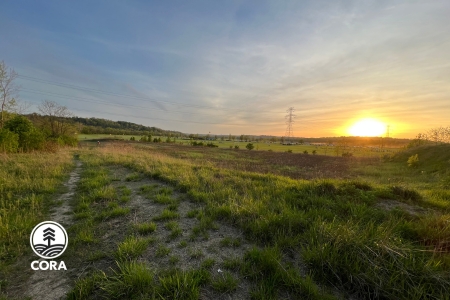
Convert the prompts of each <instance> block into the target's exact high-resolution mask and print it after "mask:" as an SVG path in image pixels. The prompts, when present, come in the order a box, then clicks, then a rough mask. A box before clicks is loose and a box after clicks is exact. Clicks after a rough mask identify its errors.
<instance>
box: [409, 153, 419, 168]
mask: <svg viewBox="0 0 450 300" xmlns="http://www.w3.org/2000/svg"><path fill="white" fill-rule="evenodd" d="M407 164H408V167H410V168H417V167H418V166H419V154H414V155H411V156H410V157H409V158H408V161H407Z"/></svg>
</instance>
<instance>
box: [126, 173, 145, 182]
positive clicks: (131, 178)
mask: <svg viewBox="0 0 450 300" xmlns="http://www.w3.org/2000/svg"><path fill="white" fill-rule="evenodd" d="M141 179H142V175H141V174H139V173H132V174H130V175H128V176H127V177H126V178H125V181H139V180H141Z"/></svg>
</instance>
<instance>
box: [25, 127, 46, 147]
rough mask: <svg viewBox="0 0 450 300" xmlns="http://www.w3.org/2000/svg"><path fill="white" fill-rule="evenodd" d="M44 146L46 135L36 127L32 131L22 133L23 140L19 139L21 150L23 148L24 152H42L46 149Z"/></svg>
mask: <svg viewBox="0 0 450 300" xmlns="http://www.w3.org/2000/svg"><path fill="white" fill-rule="evenodd" d="M44 144H45V136H44V134H43V133H42V132H41V131H40V130H38V129H36V128H34V127H33V128H31V130H30V131H28V132H24V133H22V140H21V139H20V138H19V148H22V150H23V151H31V150H41V149H43V148H44Z"/></svg>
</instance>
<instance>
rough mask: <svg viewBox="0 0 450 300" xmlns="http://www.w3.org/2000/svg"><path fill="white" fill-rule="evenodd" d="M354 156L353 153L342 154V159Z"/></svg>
mask: <svg viewBox="0 0 450 300" xmlns="http://www.w3.org/2000/svg"><path fill="white" fill-rule="evenodd" d="M352 156H353V153H351V152H344V153H342V157H352Z"/></svg>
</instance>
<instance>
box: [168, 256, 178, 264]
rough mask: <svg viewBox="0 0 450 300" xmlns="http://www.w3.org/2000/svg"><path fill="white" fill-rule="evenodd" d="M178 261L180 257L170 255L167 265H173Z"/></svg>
mask: <svg viewBox="0 0 450 300" xmlns="http://www.w3.org/2000/svg"><path fill="white" fill-rule="evenodd" d="M179 261H180V257H178V256H176V255H171V256H170V257H169V263H170V264H172V265H175V264H176V263H177V262H179Z"/></svg>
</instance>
